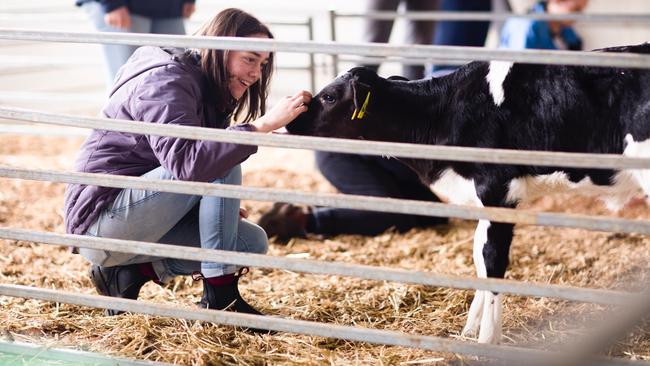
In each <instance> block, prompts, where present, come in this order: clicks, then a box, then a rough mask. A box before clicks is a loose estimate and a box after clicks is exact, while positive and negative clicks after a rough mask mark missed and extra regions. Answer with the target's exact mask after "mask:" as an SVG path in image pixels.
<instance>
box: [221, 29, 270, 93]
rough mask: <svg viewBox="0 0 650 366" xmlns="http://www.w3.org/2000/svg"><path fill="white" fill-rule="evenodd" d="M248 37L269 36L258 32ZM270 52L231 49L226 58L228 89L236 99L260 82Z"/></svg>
mask: <svg viewBox="0 0 650 366" xmlns="http://www.w3.org/2000/svg"><path fill="white" fill-rule="evenodd" d="M248 37H253V38H269V37H268V36H267V35H266V34H262V33H256V34H252V35H250V36H248ZM269 56H270V53H269V52H262V51H230V52H228V59H227V60H226V72H227V73H228V90H230V95H232V97H233V98H235V100H239V99H240V98H241V97H242V96H243V95H244V93H245V92H246V90H248V88H249V87H250V86H251V85H253V84H255V83H256V82H258V81H259V80H260V77H261V76H262V67H263V66H264V65H266V63H267V62H268V60H269Z"/></svg>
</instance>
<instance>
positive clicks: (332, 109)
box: [286, 67, 403, 140]
mask: <svg viewBox="0 0 650 366" xmlns="http://www.w3.org/2000/svg"><path fill="white" fill-rule="evenodd" d="M390 82H392V80H387V79H383V78H381V77H379V76H378V75H377V74H376V73H375V72H374V71H371V70H370V69H367V68H364V67H355V68H353V69H351V70H350V71H348V72H347V73H345V74H344V75H342V76H340V77H338V78H336V79H335V80H334V81H332V82H331V83H330V84H329V85H327V86H325V87H324V88H323V89H322V90H321V91H320V92H319V93H318V94H316V95H315V96H314V98H313V99H312V101H311V103H309V105H308V110H307V112H305V113H303V114H301V115H300V116H298V118H296V119H295V120H294V121H293V122H291V123H290V124H289V125H287V127H286V128H287V130H288V131H289V132H290V133H292V134H296V135H310V136H327V137H340V138H365V139H371V140H387V139H388V138H386V137H385V136H384V135H385V134H386V133H385V130H386V127H387V126H386V125H385V124H384V123H383V122H384V121H387V120H390V119H392V118H394V117H395V116H393V115H392V114H393V112H392V109H393V108H387V106H386V105H385V104H386V103H387V98H386V92H387V90H388V87H389V83H390ZM400 82H403V81H400ZM389 104H390V103H389ZM379 125H383V127H384V128H379Z"/></svg>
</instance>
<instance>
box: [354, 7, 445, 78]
mask: <svg viewBox="0 0 650 366" xmlns="http://www.w3.org/2000/svg"><path fill="white" fill-rule="evenodd" d="M438 1H439V0H368V6H367V8H366V11H397V9H398V7H399V5H400V3H404V5H405V8H406V11H432V10H436V9H437V8H438ZM393 24H394V20H379V19H371V18H367V19H366V21H365V31H364V34H365V37H364V40H365V41H366V42H378V43H387V42H388V40H389V38H390V33H391V30H392V28H393ZM434 25H435V22H434V21H430V20H418V21H409V22H408V29H407V35H406V37H407V38H406V40H405V43H406V44H431V39H432V37H433V30H434ZM363 66H366V67H368V68H370V69H372V70H374V71H377V70H378V69H379V65H377V64H374V65H363ZM402 70H403V71H402V74H403V76H404V77H406V78H407V79H411V80H415V79H422V78H423V77H424V75H425V72H424V66H423V65H406V64H405V65H404V66H403V67H402Z"/></svg>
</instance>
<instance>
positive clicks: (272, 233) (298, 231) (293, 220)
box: [257, 202, 310, 242]
mask: <svg viewBox="0 0 650 366" xmlns="http://www.w3.org/2000/svg"><path fill="white" fill-rule="evenodd" d="M309 212H310V209H309V208H303V207H300V206H296V205H292V204H291V203H286V202H276V203H274V204H273V207H272V208H271V209H270V210H269V211H267V212H265V213H264V214H262V216H261V217H260V219H259V221H258V222H257V224H258V225H259V226H261V227H262V229H264V231H266V234H267V235H268V237H269V238H272V237H275V238H276V239H277V241H279V242H287V241H289V239H291V238H305V237H306V236H307V230H306V229H307V220H308V219H307V215H309Z"/></svg>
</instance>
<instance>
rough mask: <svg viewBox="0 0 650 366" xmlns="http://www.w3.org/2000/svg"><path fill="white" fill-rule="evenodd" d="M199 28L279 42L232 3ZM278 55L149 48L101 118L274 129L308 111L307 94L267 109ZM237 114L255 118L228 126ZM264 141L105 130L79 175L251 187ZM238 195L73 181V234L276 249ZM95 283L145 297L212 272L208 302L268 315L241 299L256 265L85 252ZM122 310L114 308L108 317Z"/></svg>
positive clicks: (69, 198) (122, 77)
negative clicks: (252, 167) (146, 290)
mask: <svg viewBox="0 0 650 366" xmlns="http://www.w3.org/2000/svg"><path fill="white" fill-rule="evenodd" d="M197 34H198V35H203V36H237V37H256V38H272V37H273V36H272V34H271V32H269V30H268V28H267V27H266V26H264V25H263V24H261V23H260V22H259V21H258V20H257V19H256V18H254V17H253V16H251V15H249V14H247V13H245V12H243V11H240V10H237V9H226V10H224V11H222V12H221V13H219V14H218V15H217V16H216V17H215V18H214V19H212V20H211V21H210V22H208V23H207V24H206V25H205V26H204V27H203V28H202V30H200V31H199V32H198V33H197ZM272 69H273V54H272V53H269V52H253V51H222V50H212V49H202V50H182V49H163V48H158V47H141V48H139V49H138V50H137V51H136V52H135V53H134V55H133V56H132V57H131V58H130V59H129V61H128V62H127V63H126V64H125V65H124V66H123V67H122V68H121V69H120V71H119V73H118V75H117V77H116V80H115V85H114V87H113V90H112V92H111V93H110V97H109V100H108V102H107V103H106V105H105V107H104V108H103V110H102V114H103V116H104V117H107V118H114V119H126V120H135V121H142V123H160V124H171V125H183V126H197V127H198V126H200V127H210V128H227V129H232V130H239V131H250V132H255V131H257V132H270V131H273V130H276V129H278V128H281V127H283V126H285V125H286V124H287V123H289V122H290V121H292V120H293V119H294V118H295V117H296V116H298V115H299V114H300V113H302V112H304V111H305V110H306V109H307V108H306V106H305V105H306V104H307V103H309V101H310V99H311V95H310V94H309V93H308V92H306V91H301V92H298V93H296V94H295V95H294V96H292V97H286V98H284V99H282V100H281V101H280V102H279V103H278V104H277V105H275V106H274V107H273V108H272V109H271V110H269V112H268V113H266V114H265V99H266V96H267V93H268V87H269V81H270V78H271V73H272ZM231 115H234V118H235V119H236V120H237V119H241V120H242V121H243V122H244V123H240V124H236V125H232V126H228V125H229V121H230V119H231ZM256 151H257V147H256V146H248V145H237V144H231V143H222V142H211V141H196V140H186V139H179V138H172V137H161V136H154V135H137V134H131V133H123V132H112V131H101V130H94V131H92V133H91V134H90V136H89V137H88V139H87V140H86V141H85V142H84V144H83V146H82V147H81V150H80V152H79V154H78V156H77V159H76V163H75V170H76V171H80V172H89V173H105V174H118V175H129V176H142V177H145V178H150V179H163V180H189V181H198V182H212V183H225V184H236V185H239V184H241V168H240V164H241V163H242V162H243V161H244V160H246V159H247V158H248V157H249V156H250V155H251V154H253V153H255V152H256ZM245 216H246V214H245V211H243V210H241V209H240V208H239V200H236V199H225V198H220V197H209V196H193V195H182V194H172V193H165V192H154V191H143V190H137V189H116V188H107V187H97V186H88V185H81V184H72V185H69V186H68V187H67V189H66V194H65V221H66V230H67V231H68V232H69V233H73V234H82V235H90V236H97V237H106V238H116V239H128V240H137V241H146V242H156V243H165V244H173V245H183V246H191V247H201V248H204V249H220V250H231V251H238V252H252V253H265V252H266V250H267V246H268V244H267V241H268V239H267V236H266V233H265V232H264V230H263V229H262V228H260V227H259V226H257V225H255V224H253V223H251V222H249V221H247V220H246V219H245ZM80 254H82V255H83V256H84V257H85V258H86V259H88V260H89V261H90V262H91V263H92V265H91V268H90V278H91V280H92V282H93V284H94V285H95V287H96V289H97V291H98V292H99V293H100V294H102V295H106V296H113V297H119V298H127V299H137V297H138V294H139V292H140V289H141V287H142V286H143V285H144V284H145V283H147V282H148V281H154V282H157V283H166V282H168V281H170V280H171V279H172V278H173V277H174V276H177V275H191V274H193V273H196V272H200V273H201V277H202V279H203V297H202V299H201V302H200V306H202V307H204V308H209V309H224V308H226V307H227V306H228V305H231V304H232V305H231V306H230V307H228V309H230V310H234V311H238V312H243V313H252V314H260V313H259V312H258V311H257V310H256V309H255V308H254V307H252V306H251V305H249V304H248V303H247V302H246V301H245V300H243V299H242V298H241V296H240V293H239V290H238V288H237V284H238V280H239V276H240V275H241V274H243V273H245V272H246V269H244V268H239V267H236V266H233V265H225V264H220V263H208V262H203V263H198V262H192V261H185V260H178V259H172V258H160V257H152V256H144V255H134V254H129V253H116V252H110V251H101V250H92V249H83V248H82V249H80ZM117 313H119V312H118V311H112V310H109V311H108V314H109V315H115V314H117Z"/></svg>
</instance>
